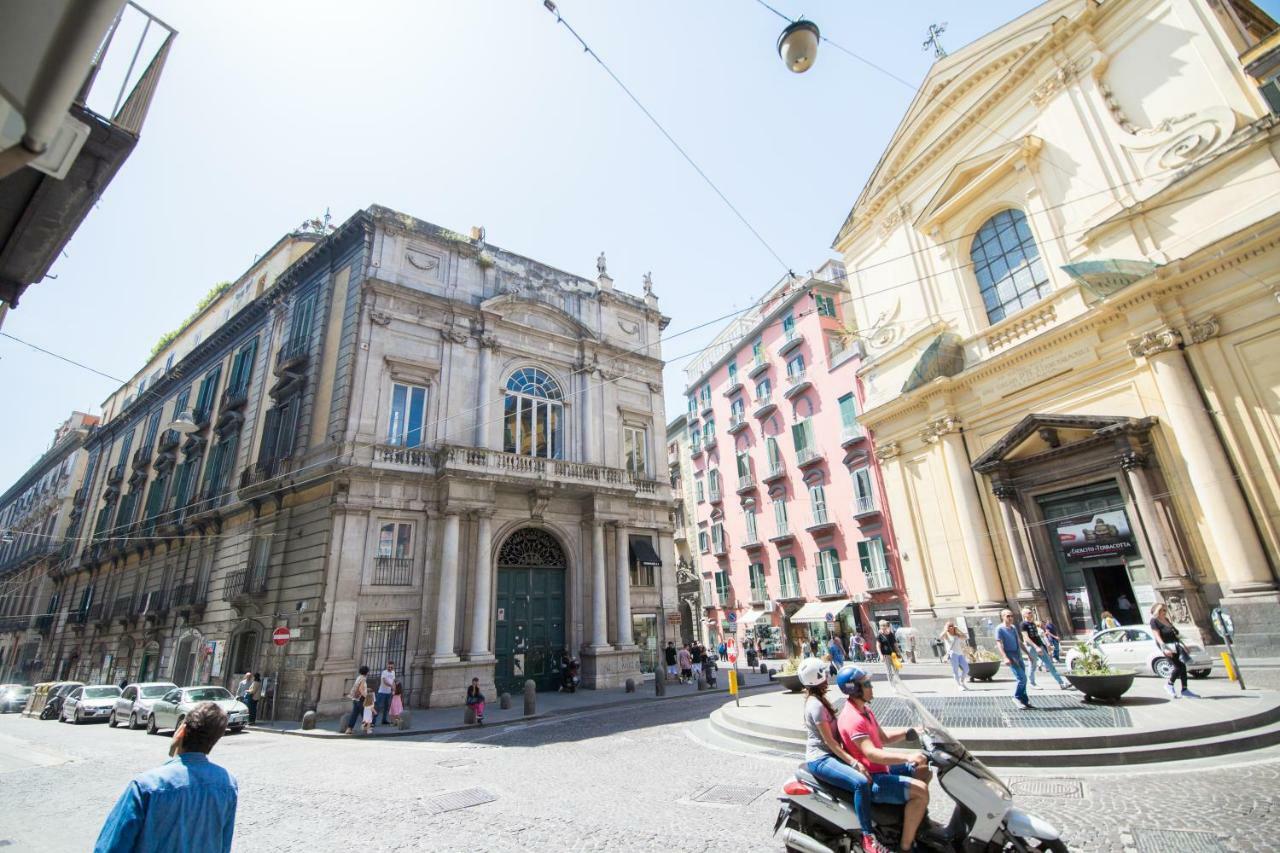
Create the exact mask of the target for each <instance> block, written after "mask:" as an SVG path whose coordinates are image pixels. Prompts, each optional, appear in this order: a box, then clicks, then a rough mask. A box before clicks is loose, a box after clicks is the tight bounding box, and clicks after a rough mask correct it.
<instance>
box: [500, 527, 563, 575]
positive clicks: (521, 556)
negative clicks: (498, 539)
mask: <svg viewBox="0 0 1280 853" xmlns="http://www.w3.org/2000/svg"><path fill="white" fill-rule="evenodd" d="M498 565H499V566H512V567H516V568H519V567H525V566H531V567H534V568H568V566H569V561H568V560H566V559H565V556H564V549H562V548H561V547H560V543H559V542H557V541H556V538H555V537H554V536H552V535H551V534H550V533H547V532H546V531H545V530H538V529H537V528H535V527H522V528H520V529H519V530H517V531H516V532H514V533H512V534H511V535H510V536H508V537H507V541H505V542H503V543H502V547H501V548H500V549H499V550H498Z"/></svg>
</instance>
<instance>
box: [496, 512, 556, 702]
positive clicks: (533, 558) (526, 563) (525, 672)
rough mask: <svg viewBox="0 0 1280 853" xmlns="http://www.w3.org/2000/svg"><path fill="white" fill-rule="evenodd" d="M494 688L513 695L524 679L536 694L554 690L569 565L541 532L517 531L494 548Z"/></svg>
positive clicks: (544, 531)
mask: <svg viewBox="0 0 1280 853" xmlns="http://www.w3.org/2000/svg"><path fill="white" fill-rule="evenodd" d="M497 565H498V583H497V587H498V593H497V603H496V607H497V609H496V611H495V615H496V622H497V630H496V631H495V637H494V656H495V657H496V658H497V662H496V664H495V667H494V683H495V685H496V687H497V689H498V692H500V693H501V692H512V693H515V692H518V691H520V690H521V689H523V685H524V682H525V680H526V679H532V680H533V682H534V683H535V684H536V685H537V688H538V689H539V690H553V689H555V688H556V687H557V686H558V681H559V675H560V653H561V652H562V651H563V650H564V649H565V576H566V574H567V569H568V568H569V561H568V559H567V558H566V557H565V552H564V548H563V547H561V545H560V542H559V540H557V539H556V537H554V536H552V535H551V534H550V533H548V532H547V531H546V530H542V529H540V528H537V527H522V528H520V529H518V530H516V531H515V532H513V533H512V534H511V535H510V536H508V537H507V538H506V541H504V542H503V543H502V547H501V548H500V549H498V559H497Z"/></svg>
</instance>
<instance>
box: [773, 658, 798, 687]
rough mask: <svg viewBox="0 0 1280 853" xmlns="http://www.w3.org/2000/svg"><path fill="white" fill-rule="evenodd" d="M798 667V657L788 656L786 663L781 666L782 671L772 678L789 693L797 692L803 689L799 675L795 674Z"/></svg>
mask: <svg viewBox="0 0 1280 853" xmlns="http://www.w3.org/2000/svg"><path fill="white" fill-rule="evenodd" d="M799 669H800V658H788V659H787V662H786V664H785V665H784V666H783V667H782V671H781V672H779V673H778V674H777V675H775V676H774V679H775V680H776V681H777V682H778V683H779V684H781V685H782V686H783V687H785V688H787V690H788V691H789V692H791V693H799V692H800V691H801V690H803V689H804V685H802V684H801V683H800V676H799V675H797V674H796V672H797V670H799Z"/></svg>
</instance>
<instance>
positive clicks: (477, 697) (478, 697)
mask: <svg viewBox="0 0 1280 853" xmlns="http://www.w3.org/2000/svg"><path fill="white" fill-rule="evenodd" d="M467 704H468V705H471V706H472V707H474V708H475V709H476V725H477V726H483V725H484V694H483V693H481V692H480V679H478V678H473V679H471V686H470V687H468V688H467Z"/></svg>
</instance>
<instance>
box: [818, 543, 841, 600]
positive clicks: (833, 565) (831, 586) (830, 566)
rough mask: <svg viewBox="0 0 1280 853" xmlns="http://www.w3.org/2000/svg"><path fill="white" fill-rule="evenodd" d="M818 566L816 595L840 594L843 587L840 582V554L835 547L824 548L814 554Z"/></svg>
mask: <svg viewBox="0 0 1280 853" xmlns="http://www.w3.org/2000/svg"><path fill="white" fill-rule="evenodd" d="M814 563H815V564H816V565H817V567H818V595H840V594H841V593H843V592H844V587H843V586H842V585H841V583H840V556H839V554H837V553H836V549H835V548H824V549H823V550H821V551H819V552H818V553H817V554H816V555H814Z"/></svg>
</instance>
